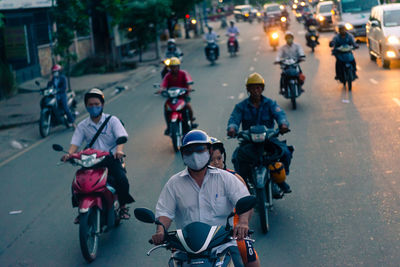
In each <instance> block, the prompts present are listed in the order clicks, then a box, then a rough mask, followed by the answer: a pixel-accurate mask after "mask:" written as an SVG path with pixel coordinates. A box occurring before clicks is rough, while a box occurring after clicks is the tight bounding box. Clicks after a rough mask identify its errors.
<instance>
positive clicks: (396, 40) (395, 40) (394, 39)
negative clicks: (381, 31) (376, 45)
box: [387, 36, 400, 45]
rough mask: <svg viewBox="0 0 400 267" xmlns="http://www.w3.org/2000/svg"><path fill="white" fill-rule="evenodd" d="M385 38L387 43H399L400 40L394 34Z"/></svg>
mask: <svg viewBox="0 0 400 267" xmlns="http://www.w3.org/2000/svg"><path fill="white" fill-rule="evenodd" d="M387 40H388V43H389V44H391V45H395V44H400V40H399V38H397V37H396V36H389V37H388V38H387Z"/></svg>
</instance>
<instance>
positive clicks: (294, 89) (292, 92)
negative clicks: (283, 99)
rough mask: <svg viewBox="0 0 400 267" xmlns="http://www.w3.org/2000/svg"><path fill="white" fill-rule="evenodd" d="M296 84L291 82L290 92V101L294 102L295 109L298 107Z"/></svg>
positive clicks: (293, 107)
mask: <svg viewBox="0 0 400 267" xmlns="http://www.w3.org/2000/svg"><path fill="white" fill-rule="evenodd" d="M295 86H296V84H289V90H290V91H289V92H290V95H291V97H290V101H291V102H292V109H293V110H295V109H296V108H297V103H296V88H295Z"/></svg>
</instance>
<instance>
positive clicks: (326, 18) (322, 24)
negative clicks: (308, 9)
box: [315, 1, 334, 31]
mask: <svg viewBox="0 0 400 267" xmlns="http://www.w3.org/2000/svg"><path fill="white" fill-rule="evenodd" d="M333 14H334V11H333V2H332V1H324V2H319V3H318V5H317V7H316V13H315V19H316V20H317V21H318V30H320V31H322V30H330V29H332V28H333V23H332V15H333Z"/></svg>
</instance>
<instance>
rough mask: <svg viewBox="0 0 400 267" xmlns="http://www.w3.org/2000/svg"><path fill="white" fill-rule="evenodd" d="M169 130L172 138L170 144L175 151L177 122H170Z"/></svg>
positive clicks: (177, 134) (176, 148) (176, 146)
mask: <svg viewBox="0 0 400 267" xmlns="http://www.w3.org/2000/svg"><path fill="white" fill-rule="evenodd" d="M169 129H170V132H171V139H172V146H173V148H174V151H175V152H178V151H179V138H180V135H179V124H178V122H171V125H170V128H169Z"/></svg>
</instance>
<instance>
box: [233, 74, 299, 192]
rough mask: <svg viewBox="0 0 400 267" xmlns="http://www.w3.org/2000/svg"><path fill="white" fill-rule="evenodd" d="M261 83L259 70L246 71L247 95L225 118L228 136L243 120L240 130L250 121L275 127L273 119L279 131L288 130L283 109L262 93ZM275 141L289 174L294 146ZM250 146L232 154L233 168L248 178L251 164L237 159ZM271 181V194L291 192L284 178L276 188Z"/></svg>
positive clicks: (248, 126) (246, 126)
mask: <svg viewBox="0 0 400 267" xmlns="http://www.w3.org/2000/svg"><path fill="white" fill-rule="evenodd" d="M264 87H265V82H264V78H263V77H262V76H261V75H260V74H258V73H253V74H250V75H249V77H248V78H247V82H246V88H247V93H248V94H249V95H250V96H249V98H247V99H245V100H243V101H242V102H240V103H239V104H237V105H236V106H235V108H234V110H233V112H232V114H231V116H230V118H229V121H228V128H227V131H228V133H227V134H228V136H230V137H235V136H236V135H237V133H238V131H239V127H240V124H242V129H243V130H248V129H250V126H253V125H265V126H266V127H267V128H270V129H271V128H274V125H275V121H276V122H277V124H278V126H279V131H280V133H281V134H284V133H287V132H288V131H289V122H288V120H287V118H286V114H285V112H284V111H283V110H282V109H281V108H280V107H279V105H278V104H277V103H276V102H275V101H273V100H271V99H269V98H266V97H265V96H263V95H262V92H263V91H264ZM277 142H279V145H280V146H281V147H282V149H283V151H284V155H283V156H282V158H281V161H282V163H283V164H284V167H285V171H286V174H289V165H290V161H291V158H292V153H293V150H294V149H293V147H291V146H290V147H288V146H287V145H286V143H284V142H280V141H278V140H277ZM253 149H254V148H253V146H247V145H246V146H243V147H241V146H239V147H238V148H237V149H236V150H235V152H234V153H233V156H232V162H234V164H235V169H236V167H238V168H237V169H236V170H238V172H239V174H240V175H241V176H242V177H244V178H245V179H248V177H249V176H250V166H249V164H248V163H246V162H244V161H241V160H239V158H243V157H246V156H245V155H248V154H251V153H252V150H253ZM273 185H274V186H273V190H274V192H273V194H274V197H275V198H281V197H282V192H281V191H280V190H279V189H281V190H282V191H283V192H284V193H290V192H291V189H290V186H289V185H288V184H287V183H286V182H283V183H280V184H278V186H279V188H276V186H275V183H274V184H273Z"/></svg>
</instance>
